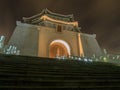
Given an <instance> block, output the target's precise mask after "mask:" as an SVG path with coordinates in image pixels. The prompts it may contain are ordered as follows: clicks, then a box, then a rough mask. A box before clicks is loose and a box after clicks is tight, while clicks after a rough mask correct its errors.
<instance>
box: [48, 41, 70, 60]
mask: <svg viewBox="0 0 120 90" xmlns="http://www.w3.org/2000/svg"><path fill="white" fill-rule="evenodd" d="M68 55H70V47H69V45H68V43H67V42H65V41H63V40H54V41H52V42H51V43H50V49H49V57H50V58H55V57H56V56H68Z"/></svg>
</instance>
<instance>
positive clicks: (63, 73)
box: [0, 55, 120, 90]
mask: <svg viewBox="0 0 120 90" xmlns="http://www.w3.org/2000/svg"><path fill="white" fill-rule="evenodd" d="M5 89H7V90H36V89H37V90H43V89H45V90H50V89H54V90H58V89H67V90H73V89H78V90H113V89H114V90H120V67H119V66H115V65H113V64H109V63H101V62H82V61H74V60H57V59H49V58H38V57H27V56H11V55H0V90H5Z"/></svg>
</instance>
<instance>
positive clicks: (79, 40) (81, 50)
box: [78, 33, 84, 57]
mask: <svg viewBox="0 0 120 90" xmlns="http://www.w3.org/2000/svg"><path fill="white" fill-rule="evenodd" d="M78 42H79V43H78V44H79V51H80V56H83V57H84V51H83V46H82V41H81V37H80V33H78Z"/></svg>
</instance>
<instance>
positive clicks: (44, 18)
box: [40, 15, 78, 26]
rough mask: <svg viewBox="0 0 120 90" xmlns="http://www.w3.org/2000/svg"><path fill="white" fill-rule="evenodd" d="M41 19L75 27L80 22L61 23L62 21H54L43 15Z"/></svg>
mask: <svg viewBox="0 0 120 90" xmlns="http://www.w3.org/2000/svg"><path fill="white" fill-rule="evenodd" d="M40 19H43V20H50V21H53V22H57V23H63V24H72V25H73V26H78V22H65V21H61V20H55V19H52V18H50V17H48V16H46V15H43V16H42V17H41V18H40Z"/></svg>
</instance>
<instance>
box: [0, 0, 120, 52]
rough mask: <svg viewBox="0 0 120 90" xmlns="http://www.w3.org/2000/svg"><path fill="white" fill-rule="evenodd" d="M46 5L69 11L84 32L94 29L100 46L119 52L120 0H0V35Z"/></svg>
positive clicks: (93, 31)
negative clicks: (16, 22) (17, 21)
mask: <svg viewBox="0 0 120 90" xmlns="http://www.w3.org/2000/svg"><path fill="white" fill-rule="evenodd" d="M44 8H48V9H49V10H51V11H52V12H56V13H60V14H65V15H66V14H73V15H74V18H75V20H76V21H78V22H79V26H81V28H82V30H81V31H82V32H84V33H90V34H93V33H95V34H96V35H97V40H98V43H99V44H100V46H101V48H106V49H108V50H109V52H110V53H119V52H120V0H0V35H5V36H6V41H8V40H9V38H10V36H11V35H12V33H13V31H14V28H15V21H16V20H21V18H22V17H23V16H25V17H29V16H32V15H35V14H38V13H40V12H41V10H42V9H44Z"/></svg>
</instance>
